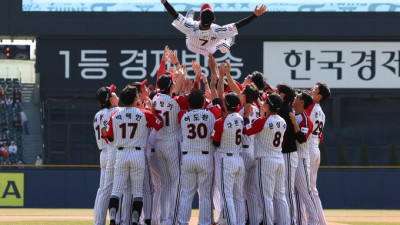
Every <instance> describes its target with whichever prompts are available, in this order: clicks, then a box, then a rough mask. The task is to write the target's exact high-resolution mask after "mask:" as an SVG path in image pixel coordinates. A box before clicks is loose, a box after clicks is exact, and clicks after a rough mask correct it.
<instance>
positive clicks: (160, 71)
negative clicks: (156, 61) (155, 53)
mask: <svg viewBox="0 0 400 225" xmlns="http://www.w3.org/2000/svg"><path fill="white" fill-rule="evenodd" d="M164 72H165V61H164V60H161V63H160V67H158V71H157V80H156V89H157V88H158V85H157V81H158V78H160V77H161V75H163V74H164Z"/></svg>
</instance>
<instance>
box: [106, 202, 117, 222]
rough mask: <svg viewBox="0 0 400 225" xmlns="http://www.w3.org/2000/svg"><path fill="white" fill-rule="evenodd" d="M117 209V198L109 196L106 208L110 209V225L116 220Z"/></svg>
mask: <svg viewBox="0 0 400 225" xmlns="http://www.w3.org/2000/svg"><path fill="white" fill-rule="evenodd" d="M118 207H119V198H118V197H117V196H111V199H110V203H109V205H108V208H109V209H110V225H114V224H115V220H116V218H117V212H118Z"/></svg>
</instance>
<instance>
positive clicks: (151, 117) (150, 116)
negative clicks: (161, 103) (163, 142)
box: [142, 110, 163, 130]
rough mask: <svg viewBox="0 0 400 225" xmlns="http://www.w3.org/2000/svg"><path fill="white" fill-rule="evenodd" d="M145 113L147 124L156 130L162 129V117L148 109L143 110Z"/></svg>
mask: <svg viewBox="0 0 400 225" xmlns="http://www.w3.org/2000/svg"><path fill="white" fill-rule="evenodd" d="M142 112H143V113H144V115H145V116H146V121H147V125H148V126H149V127H153V128H154V129H156V130H160V129H161V127H162V125H163V124H162V120H161V117H160V116H159V115H158V114H157V113H154V112H150V111H148V110H142Z"/></svg>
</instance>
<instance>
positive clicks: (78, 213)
mask: <svg viewBox="0 0 400 225" xmlns="http://www.w3.org/2000/svg"><path fill="white" fill-rule="evenodd" d="M325 215H326V218H327V220H328V224H329V225H344V224H348V225H395V224H400V210H325ZM197 216H198V210H193V212H192V220H191V221H190V224H191V225H195V224H197ZM0 224H1V225H89V224H93V210H92V209H21V208H14V209H10V208H7V209H1V210H0Z"/></svg>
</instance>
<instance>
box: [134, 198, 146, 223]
mask: <svg viewBox="0 0 400 225" xmlns="http://www.w3.org/2000/svg"><path fill="white" fill-rule="evenodd" d="M142 208H143V198H134V199H133V204H132V225H138V224H139V216H140V213H141V212H142Z"/></svg>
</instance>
